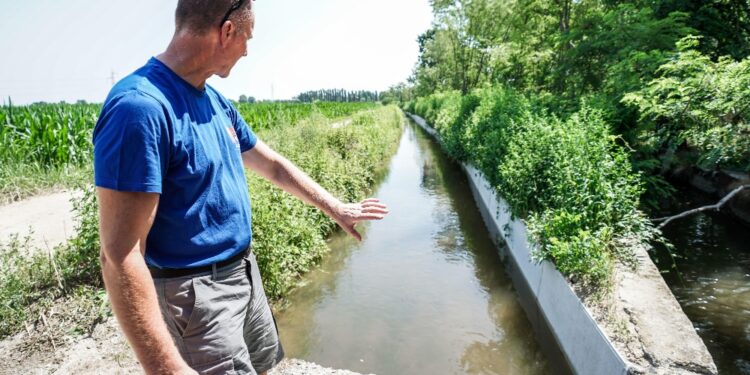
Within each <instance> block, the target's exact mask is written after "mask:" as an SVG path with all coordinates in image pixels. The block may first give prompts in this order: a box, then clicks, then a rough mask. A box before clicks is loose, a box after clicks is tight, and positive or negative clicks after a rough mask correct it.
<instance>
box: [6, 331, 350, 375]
mask: <svg viewBox="0 0 750 375" xmlns="http://www.w3.org/2000/svg"><path fill="white" fill-rule="evenodd" d="M24 339H25V333H23V332H22V333H20V334H18V335H16V336H14V337H12V338H10V339H6V340H4V341H0V358H3V359H4V360H3V361H2V362H0V375H11V374H13V375H16V374H39V375H48V374H51V375H68V374H71V375H73V374H75V375H99V374H116V375H129V374H142V373H143V370H142V369H141V367H140V364H139V363H138V361H137V360H136V359H135V355H134V354H133V351H132V350H131V349H130V346H128V343H127V341H125V338H124V336H123V335H122V333H121V332H120V329H119V327H118V326H117V322H116V321H115V319H114V318H111V317H110V318H109V319H107V320H106V321H105V322H103V323H101V324H99V325H97V326H96V328H94V330H93V332H92V333H91V335H85V336H78V337H72V336H71V337H68V338H67V342H66V343H64V344H62V345H61V344H59V343H58V344H57V346H56V347H55V348H53V347H49V348H48V350H47V351H43V352H42V351H37V352H34V353H32V354H29V353H28V352H25V351H23V350H20V349H21V348H22V347H23V345H24V341H25V340H24ZM270 375H359V374H357V373H355V372H351V371H347V370H335V369H330V368H325V367H322V366H320V365H316V364H314V363H310V362H305V361H302V360H298V359H287V360H284V361H283V362H281V363H280V364H279V365H278V366H277V367H276V368H275V369H274V370H273V371H271V372H270Z"/></svg>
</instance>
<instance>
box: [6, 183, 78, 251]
mask: <svg viewBox="0 0 750 375" xmlns="http://www.w3.org/2000/svg"><path fill="white" fill-rule="evenodd" d="M79 194H80V193H77V192H72V191H62V192H58V193H53V194H47V195H41V196H36V197H32V198H29V199H25V200H22V201H19V202H14V203H11V204H8V205H4V206H0V244H5V243H7V242H8V241H9V240H10V237H11V236H12V235H13V234H17V235H18V236H19V238H24V237H25V236H27V235H29V234H30V233H31V238H32V240H31V244H32V245H33V246H34V247H36V248H39V249H52V248H54V247H55V246H56V245H57V244H60V243H62V242H64V241H65V240H66V239H67V238H69V237H70V236H72V235H73V234H75V219H74V217H73V212H72V211H73V204H72V203H71V201H70V200H71V198H73V197H75V196H78V195H79Z"/></svg>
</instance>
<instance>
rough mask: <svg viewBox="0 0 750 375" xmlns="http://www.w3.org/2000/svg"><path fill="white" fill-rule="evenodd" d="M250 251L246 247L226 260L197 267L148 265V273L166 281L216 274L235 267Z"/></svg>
mask: <svg viewBox="0 0 750 375" xmlns="http://www.w3.org/2000/svg"><path fill="white" fill-rule="evenodd" d="M251 251H252V250H251V248H250V247H248V248H247V249H244V250H240V251H239V252H237V253H236V254H234V255H232V256H230V257H229V258H227V259H224V260H220V261H218V262H215V263H212V264H207V265H203V266H198V267H186V268H159V267H154V266H152V265H148V270H149V272H151V277H153V278H155V279H168V278H174V277H185V276H191V275H197V274H201V273H207V272H217V271H218V270H221V269H223V268H227V267H232V266H233V265H235V263H237V262H240V261H242V259H243V258H245V257H246V256H247V255H248V254H249V253H250V252H251Z"/></svg>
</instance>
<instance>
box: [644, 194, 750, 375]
mask: <svg viewBox="0 0 750 375" xmlns="http://www.w3.org/2000/svg"><path fill="white" fill-rule="evenodd" d="M679 194H680V197H681V201H682V202H681V203H680V204H679V205H678V206H677V207H673V208H672V211H673V212H674V213H679V212H682V211H684V210H688V209H691V208H696V207H700V206H703V205H707V204H714V203H716V199H715V198H710V197H708V196H706V195H704V194H702V193H700V192H696V191H695V190H692V189H689V188H681V189H680V191H679ZM663 232H664V235H665V236H666V237H667V239H668V240H669V241H670V242H671V243H672V244H673V245H674V252H675V253H676V254H677V257H676V258H675V260H674V261H672V259H671V258H670V257H669V256H668V253H667V252H666V251H665V250H664V249H661V252H660V253H659V254H658V260H659V268H660V269H664V270H665V272H667V273H665V274H664V279H665V280H666V282H667V284H669V287H670V288H671V289H672V293H674V295H675V296H676V297H677V300H678V301H679V302H680V305H681V306H682V309H683V310H684V311H685V314H687V316H688V318H690V320H691V321H692V322H693V326H694V327H695V328H696V330H697V332H698V334H699V335H700V336H701V338H702V339H703V342H705V343H706V346H707V347H708V350H709V352H710V353H711V355H712V356H713V358H714V361H715V362H716V365H717V367H718V368H719V373H720V374H722V375H725V374H726V375H740V374H741V375H750V227H748V226H747V225H744V224H742V223H740V222H739V220H737V219H734V218H732V217H731V216H729V215H726V214H722V213H715V212H704V213H699V214H695V215H692V216H688V217H687V218H684V219H678V220H676V221H673V222H671V223H669V224H667V225H666V226H665V227H664V230H663ZM673 265H675V266H676V269H674V268H672V267H673Z"/></svg>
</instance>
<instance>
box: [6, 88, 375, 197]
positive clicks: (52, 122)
mask: <svg viewBox="0 0 750 375" xmlns="http://www.w3.org/2000/svg"><path fill="white" fill-rule="evenodd" d="M376 106H377V104H376V103H373V102H357V103H327V102H317V103H314V104H310V103H255V104H246V103H240V104H238V105H237V108H238V110H239V111H240V113H241V114H242V116H243V117H244V118H245V120H246V121H247V122H248V123H249V124H250V126H251V127H252V128H253V129H254V130H256V131H258V130H262V129H270V128H274V127H278V126H286V125H289V124H296V123H299V122H300V121H302V120H304V119H308V118H313V117H318V118H320V120H321V121H323V120H326V119H339V118H343V117H347V116H351V115H352V114H353V113H356V112H358V111H362V110H365V109H370V108H375V107H376ZM100 111H101V105H100V104H34V105H30V106H21V107H19V106H12V105H7V106H2V107H0V204H3V203H7V202H12V201H16V200H19V199H22V198H24V197H27V196H30V195H34V194H37V193H39V192H42V191H45V190H50V189H53V188H60V187H68V188H74V187H75V186H77V185H78V184H80V183H82V182H85V181H89V180H90V178H89V177H90V176H91V174H92V169H91V157H92V151H93V147H92V144H91V134H92V132H93V129H94V125H95V124H96V119H97V118H98V116H99V112H100Z"/></svg>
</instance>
